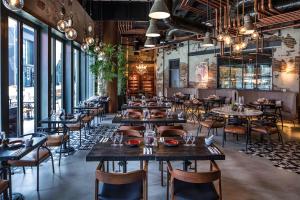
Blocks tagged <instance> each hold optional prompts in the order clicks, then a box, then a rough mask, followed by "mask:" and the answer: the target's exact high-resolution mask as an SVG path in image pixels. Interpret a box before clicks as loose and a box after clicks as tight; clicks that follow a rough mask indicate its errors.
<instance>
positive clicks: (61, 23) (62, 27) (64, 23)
mask: <svg viewBox="0 0 300 200" xmlns="http://www.w3.org/2000/svg"><path fill="white" fill-rule="evenodd" d="M65 14H66V10H65V8H64V7H62V8H61V11H60V15H61V19H60V20H59V21H58V22H57V25H56V27H57V29H58V30H59V31H60V32H65V30H66V28H67V26H68V22H67V21H66V20H65V19H64V16H65Z"/></svg>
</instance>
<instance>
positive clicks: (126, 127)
mask: <svg viewBox="0 0 300 200" xmlns="http://www.w3.org/2000/svg"><path fill="white" fill-rule="evenodd" d="M119 130H121V131H124V130H136V131H145V130H146V128H145V126H120V128H119Z"/></svg>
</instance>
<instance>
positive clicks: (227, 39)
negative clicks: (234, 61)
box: [223, 33, 232, 45]
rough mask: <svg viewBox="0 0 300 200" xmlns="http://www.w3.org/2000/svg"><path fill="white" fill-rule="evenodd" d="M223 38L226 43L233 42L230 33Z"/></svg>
mask: <svg viewBox="0 0 300 200" xmlns="http://www.w3.org/2000/svg"><path fill="white" fill-rule="evenodd" d="M223 40H224V43H225V44H226V45H230V44H231V43H232V38H231V36H230V35H229V34H228V33H227V34H226V35H225V36H224V39H223Z"/></svg>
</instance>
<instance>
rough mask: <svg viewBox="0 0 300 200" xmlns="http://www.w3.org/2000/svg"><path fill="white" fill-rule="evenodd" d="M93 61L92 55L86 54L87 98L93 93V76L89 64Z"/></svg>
mask: <svg viewBox="0 0 300 200" xmlns="http://www.w3.org/2000/svg"><path fill="white" fill-rule="evenodd" d="M94 63H95V58H94V56H92V55H87V84H86V86H87V90H86V91H87V98H89V97H91V96H93V95H94V94H95V76H94V75H93V74H92V73H91V70H90V66H91V65H92V64H94Z"/></svg>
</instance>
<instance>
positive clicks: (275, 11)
mask: <svg viewBox="0 0 300 200" xmlns="http://www.w3.org/2000/svg"><path fill="white" fill-rule="evenodd" d="M268 9H269V10H270V11H271V12H272V13H274V14H277V15H278V14H281V13H280V12H279V11H278V10H277V9H275V8H274V7H273V4H272V0H268Z"/></svg>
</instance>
